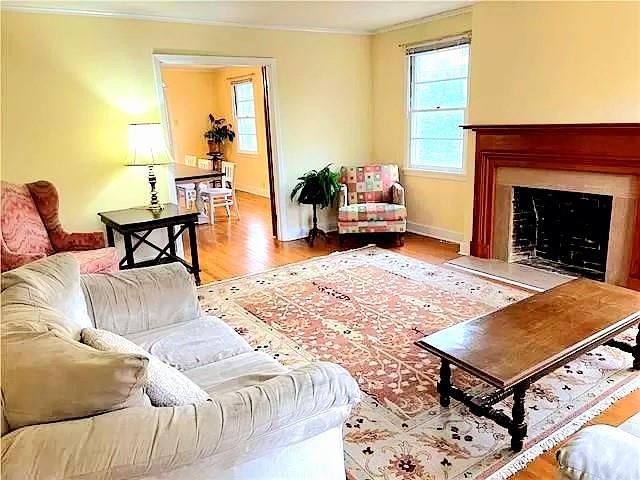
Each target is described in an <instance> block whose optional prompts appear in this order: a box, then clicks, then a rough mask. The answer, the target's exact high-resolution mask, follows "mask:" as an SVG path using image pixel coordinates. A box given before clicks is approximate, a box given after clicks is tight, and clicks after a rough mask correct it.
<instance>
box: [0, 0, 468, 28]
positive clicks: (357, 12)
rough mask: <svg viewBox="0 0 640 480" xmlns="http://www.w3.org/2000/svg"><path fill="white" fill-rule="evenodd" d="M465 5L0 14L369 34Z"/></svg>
mask: <svg viewBox="0 0 640 480" xmlns="http://www.w3.org/2000/svg"><path fill="white" fill-rule="evenodd" d="M470 2H471V0H446V1H442V0H423V1H401V0H387V1H332V2H327V1H319V0H318V1H316V0H312V1H288V2H283V1H238V0H236V1H223V0H209V1H190V0H180V1H148V0H147V1H135V0H133V1H122V0H120V1H102V0H84V1H78V0H39V1H32V0H20V1H18V0H13V1H11V0H7V1H4V0H3V2H2V8H4V9H13V10H27V11H28V10H31V11H57V12H61V13H76V14H87V15H106V16H124V17H135V18H146V19H149V20H168V21H181V22H193V23H206V24H214V25H230V26H233V25H236V26H254V27H263V28H281V29H291V30H311V31H330V32H344V33H375V32H377V31H380V30H385V29H387V28H389V27H392V26H394V25H398V24H402V23H406V22H411V21H414V20H419V19H421V18H424V17H428V16H431V15H436V14H438V13H442V12H445V11H448V10H455V9H458V8H461V7H465V6H467V5H469V4H470Z"/></svg>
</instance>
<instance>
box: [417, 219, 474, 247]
mask: <svg viewBox="0 0 640 480" xmlns="http://www.w3.org/2000/svg"><path fill="white" fill-rule="evenodd" d="M407 232H411V233H417V234H418V235H424V236H426V237H433V238H437V239H438V240H444V241H446V242H453V243H462V241H463V239H464V235H463V234H462V233H461V232H454V231H453V230H447V229H445V228H440V227H434V226H431V225H423V224H421V223H415V222H407Z"/></svg>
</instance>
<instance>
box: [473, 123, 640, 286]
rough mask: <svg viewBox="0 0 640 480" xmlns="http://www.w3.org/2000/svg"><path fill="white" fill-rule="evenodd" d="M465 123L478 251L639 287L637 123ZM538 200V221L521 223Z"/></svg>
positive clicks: (639, 150)
mask: <svg viewBox="0 0 640 480" xmlns="http://www.w3.org/2000/svg"><path fill="white" fill-rule="evenodd" d="M464 128H466V129H469V130H472V131H474V132H475V177H474V210H473V236H472V240H471V245H470V250H471V254H472V255H473V256H476V257H480V258H495V259H500V260H505V261H518V262H525V263H529V264H535V266H538V267H540V266H541V267H544V268H556V267H560V268H565V269H570V270H569V271H571V272H572V273H578V274H580V275H585V276H588V277H591V278H596V279H603V280H605V281H607V282H610V283H615V284H619V285H626V286H628V287H631V288H635V289H640V207H639V205H640V180H639V179H640V123H633V124H571V125H471V126H465V127H464ZM549 196H552V197H554V196H555V197H556V198H555V200H553V201H551V200H549ZM532 204H533V205H535V208H536V209H537V210H538V211H537V214H538V223H537V224H536V223H533V224H532V223H531V222H529V223H523V224H522V225H519V222H520V218H521V217H522V218H529V219H531V215H532V214H531V211H530V209H529V208H527V209H525V205H529V206H532ZM556 204H561V205H564V208H556V207H557V205H556ZM514 206H515V207H516V209H515V212H516V214H515V215H514ZM520 207H522V210H520ZM549 208H551V209H552V214H548V213H547V214H546V215H547V216H546V217H545V218H544V219H542V223H540V214H541V211H540V209H543V210H544V209H549ZM567 209H577V210H576V212H577V216H578V218H579V219H581V220H580V222H582V224H581V223H580V222H578V221H576V222H574V223H571V220H572V218H573V217H572V216H569V215H567V214H566V210H567ZM583 210H585V211H588V210H593V211H592V212H591V213H585V212H583ZM535 215H536V212H535V211H534V212H533V216H534V217H535ZM552 218H553V219H555V220H553V221H551V219H552ZM607 220H608V221H607ZM588 222H590V223H589V224H588V225H587V223H588ZM607 225H608V227H607ZM556 227H558V228H559V227H563V229H564V231H563V233H558V232H557V231H556V230H557V228H556ZM565 227H566V228H565ZM550 228H552V229H556V230H554V231H553V232H552V233H549V229H550ZM587 228H588V230H586V229H587ZM536 232H537V235H538V237H537V239H536V238H535V235H536ZM532 235H534V237H533V240H531V236H532ZM527 236H529V237H530V238H527ZM605 236H606V238H605ZM547 237H548V238H547ZM514 238H516V240H515V241H514ZM536 242H537V243H536ZM588 247H593V249H592V250H589V249H588ZM589 252H590V253H589ZM603 263H604V271H603ZM576 269H578V270H577V271H576Z"/></svg>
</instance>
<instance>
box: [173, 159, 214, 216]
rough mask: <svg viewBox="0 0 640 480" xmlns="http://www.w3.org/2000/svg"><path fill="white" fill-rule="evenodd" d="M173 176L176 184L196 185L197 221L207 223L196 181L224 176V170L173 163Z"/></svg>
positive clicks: (205, 180)
mask: <svg viewBox="0 0 640 480" xmlns="http://www.w3.org/2000/svg"><path fill="white" fill-rule="evenodd" d="M172 165H173V174H174V175H173V176H174V179H175V182H176V184H179V183H194V184H195V185H196V208H197V210H198V213H199V215H198V223H199V224H203V223H209V218H208V216H207V214H206V212H205V208H204V202H203V201H202V197H201V195H200V189H199V188H198V183H206V182H209V181H214V182H215V180H218V179H221V178H222V177H223V176H224V172H222V171H221V170H209V169H206V168H200V167H196V166H192V165H187V164H185V163H173V164H172Z"/></svg>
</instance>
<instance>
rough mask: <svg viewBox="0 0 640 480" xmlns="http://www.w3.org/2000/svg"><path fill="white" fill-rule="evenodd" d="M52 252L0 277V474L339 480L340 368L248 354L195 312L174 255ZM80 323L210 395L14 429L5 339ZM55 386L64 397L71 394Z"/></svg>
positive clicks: (72, 330)
mask: <svg viewBox="0 0 640 480" xmlns="http://www.w3.org/2000/svg"><path fill="white" fill-rule="evenodd" d="M56 257H60V258H58V259H55V257H50V258H48V259H44V260H40V261H38V262H35V263H33V264H30V265H27V266H25V267H21V268H20V269H17V270H14V271H12V272H8V273H6V274H3V278H2V283H3V284H2V332H1V333H2V338H3V342H5V341H8V339H9V338H12V339H13V341H14V343H13V344H12V347H11V348H13V349H14V350H13V352H14V353H13V354H12V356H11V358H9V357H3V377H2V382H3V383H2V389H3V392H2V393H3V415H2V420H3V421H2V435H3V436H2V439H1V443H2V478H3V479H5V480H18V479H19V480H27V479H83V480H84V479H129V478H146V479H171V480H173V479H176V480H177V479H190V480H198V479H211V480H213V479H215V480H224V479H243V480H246V479H274V480H275V479H289V478H291V479H301V478H305V479H331V480H334V479H340V478H343V479H344V478H345V472H344V460H343V458H344V457H343V444H342V425H343V422H344V421H345V419H346V418H347V416H348V415H349V412H350V410H351V408H352V406H353V405H354V404H356V403H357V402H358V401H360V395H361V393H360V391H359V389H358V386H357V384H356V382H355V381H354V380H353V378H352V377H351V376H350V375H349V374H348V373H347V372H346V371H345V370H344V369H343V368H341V367H339V366H338V365H334V364H330V363H324V362H318V363H311V364H308V365H306V366H303V367H300V368H296V369H292V370H289V369H287V368H285V367H284V366H282V365H281V364H279V363H278V362H276V361H275V360H274V359H273V358H271V357H270V356H269V355H267V354H265V353H261V352H257V351H254V349H253V348H252V347H251V346H250V345H249V344H247V343H246V342H245V341H244V340H243V339H242V338H241V337H240V336H239V335H238V334H236V332H235V331H234V330H233V329H232V328H230V327H229V326H228V325H226V324H225V323H224V322H222V321H221V320H220V319H218V318H215V317H212V316H208V315H204V314H203V312H202V311H201V310H200V307H199V304H198V299H197V293H196V290H195V287H194V285H193V282H192V280H191V278H190V276H189V274H188V273H187V272H186V271H185V269H184V268H183V267H182V266H181V265H179V264H170V265H164V266H158V267H150V268H146V269H138V270H128V271H122V272H116V273H112V274H104V275H83V276H80V274H79V270H78V266H77V264H76V263H74V262H75V261H74V260H73V259H72V258H68V257H67V256H66V255H61V256H56ZM78 285H79V286H78ZM74 288H75V289H76V290H77V291H74ZM80 289H81V291H82V294H79V295H78V293H77V292H80ZM84 327H97V328H100V329H104V330H109V331H112V332H115V333H117V334H120V335H122V336H124V337H126V338H128V339H129V340H132V341H134V342H135V343H136V344H138V345H140V346H142V347H143V348H145V350H147V351H148V352H151V353H152V354H153V355H155V356H156V357H158V358H160V359H161V360H162V361H163V362H166V363H169V364H171V365H173V366H175V367H176V368H177V369H178V370H181V371H182V373H184V374H185V375H186V376H187V377H189V378H190V379H192V380H193V381H194V382H195V383H196V384H198V385H199V386H200V387H202V388H203V389H204V390H205V391H206V392H207V393H208V394H209V396H210V397H211V400H210V401H205V402H201V403H197V404H191V405H183V406H175V407H153V406H137V407H128V408H121V409H117V410H115V411H110V412H108V413H102V414H99V415H95V416H91V417H88V418H78V419H73V420H64V421H53V422H51V423H44V424H38V425H30V426H24V427H21V428H17V429H14V428H13V427H12V420H13V419H15V418H20V417H19V415H23V414H24V415H27V416H28V415H29V413H30V412H29V411H26V412H25V411H24V410H25V409H27V408H30V407H28V405H37V402H38V401H40V400H41V399H38V398H37V395H36V398H31V397H30V398H29V399H28V401H27V402H21V401H18V400H17V399H16V394H15V393H13V390H12V392H11V395H6V394H8V393H10V392H9V390H10V388H9V386H8V385H7V384H6V383H5V381H6V380H7V379H8V378H10V377H11V375H12V370H11V369H10V367H11V366H12V362H15V361H16V360H15V359H16V358H24V357H21V356H20V355H15V348H16V343H15V339H16V336H17V337H18V338H19V339H20V342H19V343H18V345H21V347H20V348H24V351H23V353H24V354H29V355H30V354H31V353H30V352H32V351H33V350H32V349H34V348H35V346H36V343H35V342H36V341H37V339H38V338H42V337H41V335H46V334H47V333H46V332H55V334H56V335H58V336H60V335H64V336H65V337H67V336H68V337H69V338H70V339H72V340H73V342H76V341H79V338H80V337H79V332H80V330H81V329H82V328H84ZM61 332H62V333H61ZM39 336H40V337H39ZM7 345H8V344H3V347H6V346H7ZM82 348H89V347H85V346H82ZM4 351H5V352H6V351H11V349H9V350H7V349H6V348H5V350H4ZM38 353H39V354H40V352H38ZM44 361H45V362H46V363H47V368H49V369H50V371H51V375H52V376H53V378H55V376H56V375H61V374H62V372H60V371H59V370H57V369H56V365H57V362H58V357H57V356H55V355H51V356H50V358H45V359H44ZM14 366H15V365H14ZM5 367H6V369H5ZM13 373H15V372H13ZM89 380H90V379H87V381H89ZM78 381H80V379H79V380H78ZM70 390H73V389H70ZM55 393H56V395H57V394H60V395H69V396H70V397H71V399H70V402H71V403H73V399H72V396H73V391H67V392H55ZM14 423H15V421H14Z"/></svg>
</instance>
